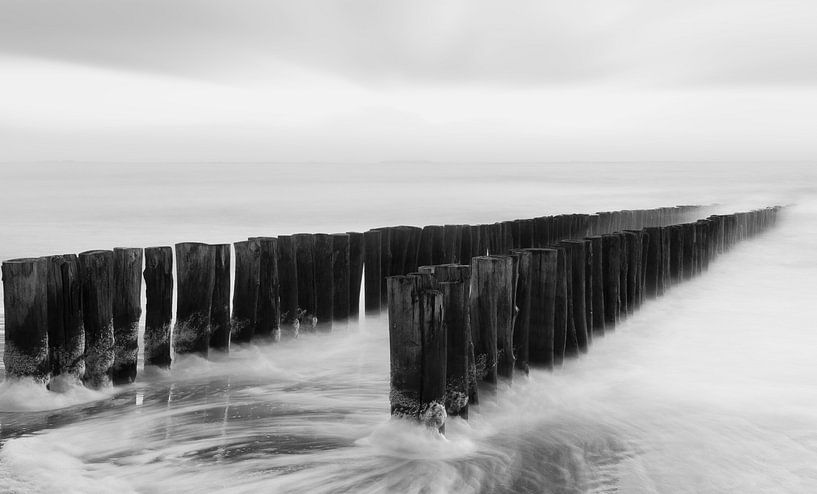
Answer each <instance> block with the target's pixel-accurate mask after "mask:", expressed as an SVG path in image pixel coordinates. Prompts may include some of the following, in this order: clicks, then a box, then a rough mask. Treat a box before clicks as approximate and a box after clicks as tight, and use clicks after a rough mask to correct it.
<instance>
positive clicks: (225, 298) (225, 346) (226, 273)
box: [210, 244, 230, 352]
mask: <svg viewBox="0 0 817 494" xmlns="http://www.w3.org/2000/svg"><path fill="white" fill-rule="evenodd" d="M212 247H213V250H215V267H216V269H215V274H214V277H213V302H212V304H211V307H210V329H211V331H210V348H211V349H213V350H218V351H221V352H229V351H230V244H218V245H213V246H212Z"/></svg>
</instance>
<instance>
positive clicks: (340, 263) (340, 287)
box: [332, 233, 350, 328]
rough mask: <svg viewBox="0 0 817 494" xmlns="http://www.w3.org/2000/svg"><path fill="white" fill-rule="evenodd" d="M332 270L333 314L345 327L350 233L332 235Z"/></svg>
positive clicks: (348, 283)
mask: <svg viewBox="0 0 817 494" xmlns="http://www.w3.org/2000/svg"><path fill="white" fill-rule="evenodd" d="M332 266H333V268H332V271H333V273H334V279H333V282H332V287H333V292H332V293H333V304H332V305H333V307H332V315H333V316H334V318H335V321H336V323H337V324H336V325H337V327H339V328H345V327H346V326H347V324H348V322H349V285H350V281H349V280H350V272H349V235H347V234H345V233H336V234H334V235H332Z"/></svg>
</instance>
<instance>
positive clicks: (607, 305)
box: [601, 233, 621, 330]
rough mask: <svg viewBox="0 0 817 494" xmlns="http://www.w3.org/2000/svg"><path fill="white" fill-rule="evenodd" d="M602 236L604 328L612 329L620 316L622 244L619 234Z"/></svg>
mask: <svg viewBox="0 0 817 494" xmlns="http://www.w3.org/2000/svg"><path fill="white" fill-rule="evenodd" d="M601 238H602V252H603V256H602V257H603V261H604V262H603V267H604V278H603V280H604V287H603V293H604V328H605V330H610V329H613V328H614V327H615V326H616V324H618V322H619V317H620V310H619V306H620V303H621V302H620V299H619V286H620V283H621V277H620V273H621V245H620V239H619V236H618V235H615V234H612V233H610V234H604V235H602V237H601Z"/></svg>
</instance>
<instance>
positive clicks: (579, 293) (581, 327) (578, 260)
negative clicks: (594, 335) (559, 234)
mask: <svg viewBox="0 0 817 494" xmlns="http://www.w3.org/2000/svg"><path fill="white" fill-rule="evenodd" d="M559 245H562V246H564V247H565V249H566V250H567V251H568V252H569V256H568V260H569V262H570V276H571V279H570V285H571V290H570V297H571V304H570V306H571V309H572V318H573V326H574V328H575V331H576V343H577V344H578V347H579V351H581V352H587V350H588V347H589V343H590V337H591V336H590V335H589V334H588V331H587V308H586V307H585V290H584V288H585V276H586V273H585V266H586V264H587V252H586V250H585V245H584V241H583V240H566V241H563V242H560V243H559Z"/></svg>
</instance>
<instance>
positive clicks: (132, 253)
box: [112, 248, 142, 384]
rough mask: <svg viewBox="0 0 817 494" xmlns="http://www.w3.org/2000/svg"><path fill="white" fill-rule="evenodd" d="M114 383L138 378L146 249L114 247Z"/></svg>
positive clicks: (125, 382) (127, 381)
mask: <svg viewBox="0 0 817 494" xmlns="http://www.w3.org/2000/svg"><path fill="white" fill-rule="evenodd" d="M112 309H113V338H114V363H113V371H112V375H113V383H114V384H130V383H132V382H133V381H134V380H135V379H136V358H137V355H138V353H139V318H140V317H141V316H142V249H134V248H115V249H114V250H113V302H112Z"/></svg>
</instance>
